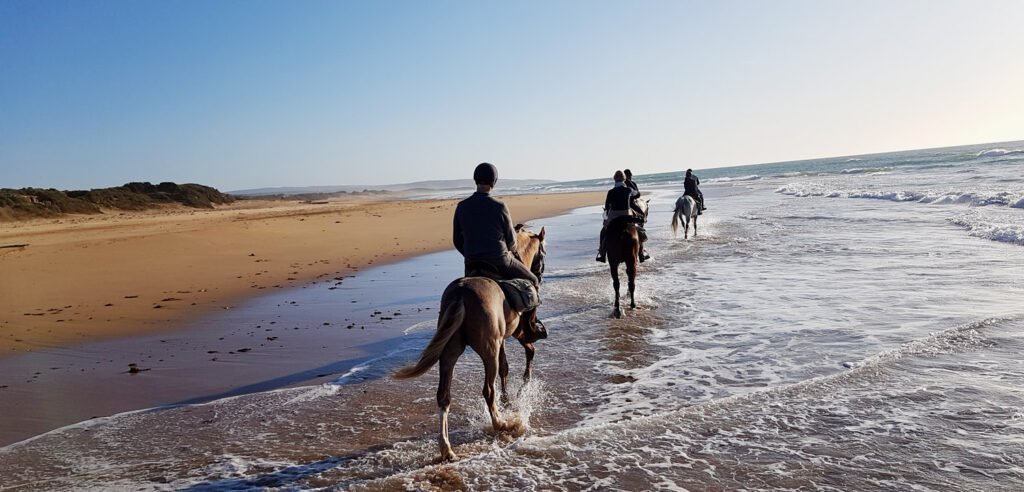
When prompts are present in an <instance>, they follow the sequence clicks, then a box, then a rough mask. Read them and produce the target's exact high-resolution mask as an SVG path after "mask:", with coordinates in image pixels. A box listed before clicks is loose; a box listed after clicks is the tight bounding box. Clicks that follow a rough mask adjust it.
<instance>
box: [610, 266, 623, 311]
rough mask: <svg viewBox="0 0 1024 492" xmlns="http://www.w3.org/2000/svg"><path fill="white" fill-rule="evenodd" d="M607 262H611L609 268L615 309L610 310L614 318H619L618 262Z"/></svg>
mask: <svg viewBox="0 0 1024 492" xmlns="http://www.w3.org/2000/svg"><path fill="white" fill-rule="evenodd" d="M609 263H611V269H612V287H614V288H615V310H614V311H612V316H615V317H616V318H621V317H622V310H621V309H619V263H618V262H609Z"/></svg>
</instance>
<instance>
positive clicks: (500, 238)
mask: <svg viewBox="0 0 1024 492" xmlns="http://www.w3.org/2000/svg"><path fill="white" fill-rule="evenodd" d="M452 243H454V245H455V249H457V250H459V253H462V256H464V257H465V258H466V259H467V260H477V259H479V260H496V259H499V258H502V257H504V256H506V255H508V254H509V252H510V251H516V233H515V231H514V230H513V229H512V216H511V215H510V214H509V213H508V207H506V206H505V204H504V203H501V202H499V201H498V200H495V199H494V198H491V195H490V194H488V193H482V192H479V191H478V192H476V193H473V195H471V196H470V197H469V198H467V199H465V200H462V201H461V202H459V205H458V206H456V207H455V220H454V224H453V230H452Z"/></svg>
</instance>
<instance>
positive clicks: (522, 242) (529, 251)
mask: <svg viewBox="0 0 1024 492" xmlns="http://www.w3.org/2000/svg"><path fill="white" fill-rule="evenodd" d="M515 229H516V235H517V236H518V237H517V238H516V244H517V246H518V247H519V257H520V258H522V259H523V264H524V265H529V267H530V273H532V274H534V275H536V276H537V280H542V278H541V277H543V276H544V257H545V256H547V254H548V251H547V248H546V247H545V243H544V228H543V227H541V228H540V232H539V233H537V234H534V233H533V232H532V231H530V230H529V229H527V228H526V225H524V224H516V227H515Z"/></svg>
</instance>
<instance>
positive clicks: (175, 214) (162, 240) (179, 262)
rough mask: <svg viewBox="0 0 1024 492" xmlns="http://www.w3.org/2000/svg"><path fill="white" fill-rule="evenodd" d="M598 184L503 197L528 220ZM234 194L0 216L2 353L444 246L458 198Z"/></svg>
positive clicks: (145, 323) (140, 328) (203, 308)
mask: <svg viewBox="0 0 1024 492" xmlns="http://www.w3.org/2000/svg"><path fill="white" fill-rule="evenodd" d="M601 198H602V197H601V194H599V193H572V194H557V195H544V196H539V195H521V196H510V197H505V198H503V200H504V201H505V202H506V203H507V204H508V206H509V209H510V210H511V212H512V216H513V219H514V220H516V221H519V222H525V221H529V220H532V219H536V218H539V217H545V216H551V215H555V214H558V213H560V212H563V211H566V210H569V209H572V208H577V207H581V206H587V205H594V204H597V203H600V200H601ZM379 200H381V199H380V198H376V199H375V198H358V197H352V198H347V199H344V200H341V201H332V202H331V203H329V204H326V205H309V204H295V203H282V202H270V201H241V202H238V203H235V204H233V205H230V206H224V207H220V208H218V209H216V210H211V211H197V210H193V209H183V208H173V209H164V210H161V211H150V212H138V213H113V214H106V215H101V216H69V217H65V218H62V219H59V220H53V219H50V220H37V221H30V222H24V223H8V224H3V225H2V226H0V246H4V245H13V244H28V246H26V247H12V248H0V299H2V302H0V355H3V354H12V353H19V352H26V351H33V350H40V349H45V348H48V347H55V346H64V345H69V344H74V343H77V342H81V341H87V340H95V339H101V338H108V337H118V336H126V335H131V334H137V333H146V332H155V331H161V330H170V329H174V327H175V321H176V320H180V319H182V318H183V317H187V316H197V315H201V314H203V313H204V312H209V311H210V310H215V309H230V308H231V306H232V304H233V303H236V302H238V301H239V300H240V299H242V298H244V297H246V296H249V295H252V294H255V293H257V292H260V291H263V290H265V289H280V288H287V287H290V286H297V285H301V284H303V283H308V282H312V281H316V280H318V279H324V278H329V277H330V276H333V275H339V274H345V273H349V272H352V271H353V270H356V269H358V268H361V267H365V266H370V265H376V264H380V263H386V262H390V261H395V260H398V259H402V258H407V257H410V256H414V255H418V254H423V253H428V252H433V251H440V250H444V249H447V248H450V247H451V238H450V234H451V219H452V213H453V211H454V207H455V203H456V201H455V200H424V201H379Z"/></svg>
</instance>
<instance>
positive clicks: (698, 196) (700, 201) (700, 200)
mask: <svg viewBox="0 0 1024 492" xmlns="http://www.w3.org/2000/svg"><path fill="white" fill-rule="evenodd" d="M686 194H687V195H689V196H691V197H693V200H694V201H696V202H697V209H698V210H703V209H704V193H701V192H700V190H697V191H696V192H690V193H686Z"/></svg>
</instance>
